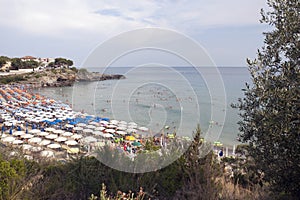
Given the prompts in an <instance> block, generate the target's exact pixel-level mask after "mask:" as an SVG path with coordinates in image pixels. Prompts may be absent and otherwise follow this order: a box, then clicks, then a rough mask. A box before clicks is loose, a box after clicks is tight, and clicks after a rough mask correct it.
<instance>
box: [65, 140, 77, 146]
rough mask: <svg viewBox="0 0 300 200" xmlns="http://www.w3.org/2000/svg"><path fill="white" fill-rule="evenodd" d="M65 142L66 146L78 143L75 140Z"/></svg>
mask: <svg viewBox="0 0 300 200" xmlns="http://www.w3.org/2000/svg"><path fill="white" fill-rule="evenodd" d="M65 144H66V145H68V146H74V145H78V142H76V141H75V140H68V141H65Z"/></svg>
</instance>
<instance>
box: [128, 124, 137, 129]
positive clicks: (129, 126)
mask: <svg viewBox="0 0 300 200" xmlns="http://www.w3.org/2000/svg"><path fill="white" fill-rule="evenodd" d="M137 127H138V126H137V125H128V127H127V128H129V129H136V128H137Z"/></svg>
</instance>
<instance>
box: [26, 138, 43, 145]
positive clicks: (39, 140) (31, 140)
mask: <svg viewBox="0 0 300 200" xmlns="http://www.w3.org/2000/svg"><path fill="white" fill-rule="evenodd" d="M41 141H42V139H41V138H39V137H33V138H31V139H29V140H28V142H29V143H36V144H37V143H40V142H41Z"/></svg>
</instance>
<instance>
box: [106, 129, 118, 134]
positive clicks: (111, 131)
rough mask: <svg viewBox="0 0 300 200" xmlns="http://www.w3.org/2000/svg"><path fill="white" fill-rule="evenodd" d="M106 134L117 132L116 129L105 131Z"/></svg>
mask: <svg viewBox="0 0 300 200" xmlns="http://www.w3.org/2000/svg"><path fill="white" fill-rule="evenodd" d="M105 132H106V133H114V132H116V131H115V129H106V130H105Z"/></svg>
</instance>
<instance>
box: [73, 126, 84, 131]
mask: <svg viewBox="0 0 300 200" xmlns="http://www.w3.org/2000/svg"><path fill="white" fill-rule="evenodd" d="M73 129H74V130H75V131H82V130H83V128H82V127H78V126H77V127H74V128H73Z"/></svg>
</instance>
